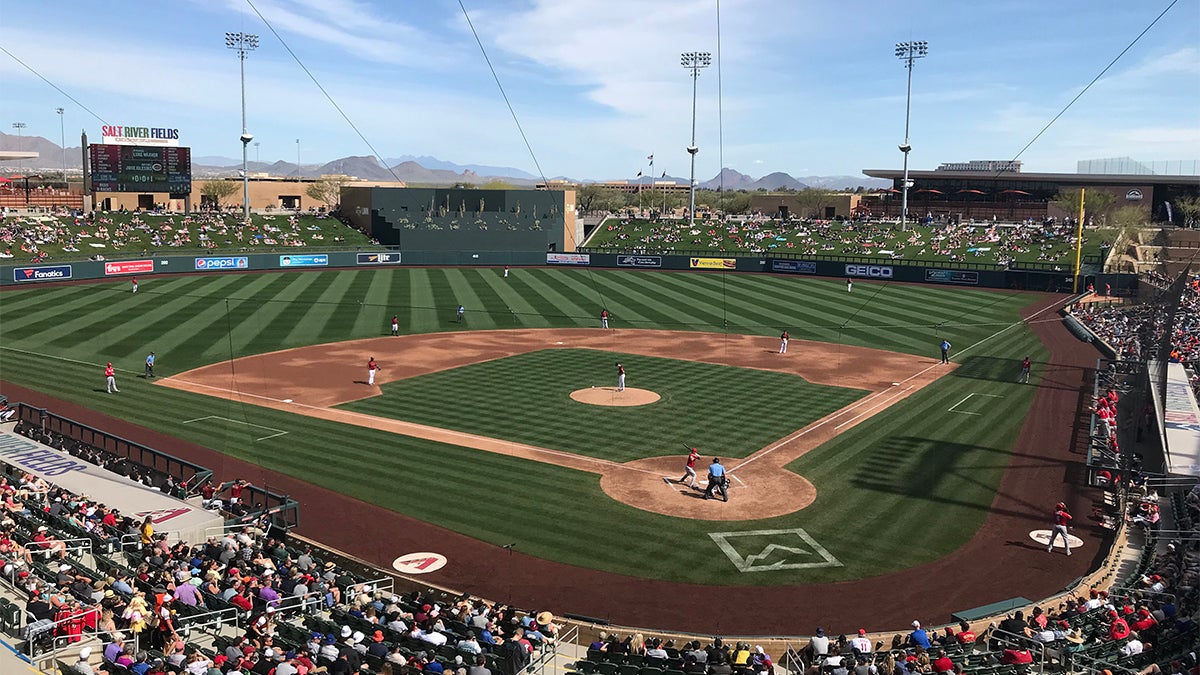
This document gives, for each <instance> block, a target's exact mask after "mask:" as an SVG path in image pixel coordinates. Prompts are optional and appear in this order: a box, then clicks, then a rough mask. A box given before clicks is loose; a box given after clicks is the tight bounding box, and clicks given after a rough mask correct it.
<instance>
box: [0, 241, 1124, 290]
mask: <svg viewBox="0 0 1200 675" xmlns="http://www.w3.org/2000/svg"><path fill="white" fill-rule="evenodd" d="M504 265H513V266H548V267H575V268H581V267H586V268H599V269H628V270H676V271H678V270H690V271H695V272H763V273H768V274H784V275H796V276H810V277H837V278H841V279H855V280H863V281H900V282H906V283H927V284H934V285H949V286H966V287H971V286H974V287H978V288H1006V289H1015V290H1033V291H1046V292H1059V293H1069V292H1072V290H1073V289H1072V285H1073V284H1072V282H1073V278H1072V276H1071V275H1070V274H1069V273H1067V272H1062V271H1046V270H1026V269H1020V268H1014V269H1003V268H999V269H986V268H982V267H980V268H976V269H971V268H969V267H967V266H963V265H960V264H955V263H953V262H951V261H946V262H944V263H943V262H938V261H926V262H922V263H919V264H918V263H915V261H914V263H913V264H878V263H874V262H863V261H858V260H855V259H854V258H851V257H847V258H843V259H840V260H828V259H825V260H802V259H794V258H788V259H781V258H771V257H728V258H720V257H701V256H685V255H649V254H647V255H641V254H625V253H545V252H542V251H498V250H476V251H410V250H404V251H400V250H391V249H382V248H381V249H369V250H362V251H331V252H328V253H319V252H310V251H309V250H308V249H297V252H296V253H279V252H275V253H242V254H234V255H211V256H197V255H186V256H171V255H165V256H146V257H139V258H132V259H121V260H103V261H93V260H84V261H73V262H63V263H54V262H53V261H51V262H50V263H43V264H37V265H32V264H31V265H22V266H17V265H5V266H2V267H0V286H12V285H33V284H40V283H52V282H59V281H80V280H97V279H120V278H125V277H137V276H139V275H140V276H150V275H158V274H185V273H191V274H196V273H204V274H210V273H220V272H247V271H268V270H274V271H291V270H313V269H329V268H358V269H365V268H369V267H397V266H490V267H501V266H504ZM1092 282H1095V283H1096V284H1097V285H1101V284H1104V283H1109V284H1111V285H1112V288H1113V292H1114V294H1128V293H1132V292H1135V290H1136V288H1137V276H1136V275H1133V274H1105V275H1097V276H1088V277H1085V278H1083V279H1081V280H1080V286H1081V287H1084V286H1086V285H1087V284H1088V283H1092Z"/></svg>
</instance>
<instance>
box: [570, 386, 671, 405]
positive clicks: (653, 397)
mask: <svg viewBox="0 0 1200 675" xmlns="http://www.w3.org/2000/svg"><path fill="white" fill-rule="evenodd" d="M660 398H662V397H661V396H659V395H658V394H656V393H654V392H652V391H650V390H649V389H636V388H634V387H626V388H624V389H617V388H616V387H588V388H587V389H576V390H575V391H573V392H571V400H573V401H579V402H580V403H587V404H588V405H604V406H612V407H615V408H632V407H634V406H639V405H650V404H651V403H654V402H656V401H658V400H659V399H660Z"/></svg>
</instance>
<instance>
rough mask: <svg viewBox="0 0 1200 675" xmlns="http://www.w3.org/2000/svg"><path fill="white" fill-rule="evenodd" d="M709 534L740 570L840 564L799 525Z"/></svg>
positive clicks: (749, 570) (758, 570) (762, 570)
mask: <svg viewBox="0 0 1200 675" xmlns="http://www.w3.org/2000/svg"><path fill="white" fill-rule="evenodd" d="M708 536H710V537H712V540H713V541H714V542H716V544H717V546H719V547H720V548H721V550H722V551H723V552H724V553H725V555H726V556H728V557H729V560H730V561H731V562H732V563H733V565H734V567H737V568H738V571H739V572H770V571H774V570H799V569H809V568H813V567H841V566H842V563H841V561H839V560H838V559H837V558H835V557H833V555H832V554H830V553H829V551H826V550H825V548H824V547H822V546H821V545H820V544H818V543H817V542H816V540H815V539H813V538H812V537H810V536H809V535H808V533H807V532H805V531H804V530H802V529H800V528H798V527H797V528H796V529H794V530H748V531H746V532H709V533H708Z"/></svg>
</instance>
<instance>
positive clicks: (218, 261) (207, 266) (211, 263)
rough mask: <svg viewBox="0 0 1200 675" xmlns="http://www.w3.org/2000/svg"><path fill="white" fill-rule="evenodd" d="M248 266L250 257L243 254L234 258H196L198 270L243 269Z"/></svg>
mask: <svg viewBox="0 0 1200 675" xmlns="http://www.w3.org/2000/svg"><path fill="white" fill-rule="evenodd" d="M249 268H250V259H249V258H247V257H245V256H237V257H234V258H196V269H198V270H206V271H207V270H244V269H249Z"/></svg>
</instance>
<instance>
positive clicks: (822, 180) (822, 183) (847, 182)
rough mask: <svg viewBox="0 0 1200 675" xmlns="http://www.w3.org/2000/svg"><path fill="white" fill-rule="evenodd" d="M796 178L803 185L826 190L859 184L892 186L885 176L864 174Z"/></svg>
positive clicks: (869, 186) (853, 186) (864, 185)
mask: <svg viewBox="0 0 1200 675" xmlns="http://www.w3.org/2000/svg"><path fill="white" fill-rule="evenodd" d="M798 180H799V181H800V182H801V183H804V184H805V185H809V186H811V187H819V188H825V189H826V190H842V189H845V188H856V187H859V186H862V187H864V188H889V187H891V186H892V181H890V180H888V179H886V178H868V177H866V176H801V177H800V178H799V179H798Z"/></svg>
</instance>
